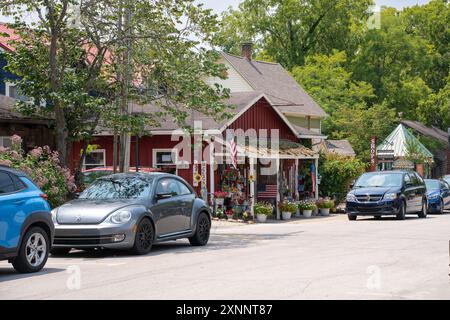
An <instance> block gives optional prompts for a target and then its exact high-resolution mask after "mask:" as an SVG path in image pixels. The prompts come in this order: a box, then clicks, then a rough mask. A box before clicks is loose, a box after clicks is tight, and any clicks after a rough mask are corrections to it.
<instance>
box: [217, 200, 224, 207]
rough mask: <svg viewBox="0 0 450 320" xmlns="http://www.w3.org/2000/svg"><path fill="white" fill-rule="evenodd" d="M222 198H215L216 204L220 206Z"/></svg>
mask: <svg viewBox="0 0 450 320" xmlns="http://www.w3.org/2000/svg"><path fill="white" fill-rule="evenodd" d="M223 200H224V199H223V198H216V204H217V205H218V206H222V205H223Z"/></svg>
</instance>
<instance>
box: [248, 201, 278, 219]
mask: <svg viewBox="0 0 450 320" xmlns="http://www.w3.org/2000/svg"><path fill="white" fill-rule="evenodd" d="M253 211H254V213H255V215H256V214H264V215H266V216H268V217H270V216H271V215H272V211H273V206H272V205H271V204H270V203H267V202H257V203H255V204H254V206H253Z"/></svg>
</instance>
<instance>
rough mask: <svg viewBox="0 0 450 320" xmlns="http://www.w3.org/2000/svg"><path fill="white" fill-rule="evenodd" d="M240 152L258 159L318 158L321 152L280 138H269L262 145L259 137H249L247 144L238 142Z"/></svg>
mask: <svg viewBox="0 0 450 320" xmlns="http://www.w3.org/2000/svg"><path fill="white" fill-rule="evenodd" d="M237 149H238V153H240V154H244V155H245V156H246V157H248V158H256V159H318V158H319V154H318V153H316V152H314V151H313V150H311V149H309V148H307V147H305V146H304V145H302V144H300V143H297V142H294V141H291V140H287V139H279V140H278V143H276V142H274V143H273V142H272V140H271V139H267V143H265V144H264V145H262V144H261V143H259V140H258V139H247V140H246V143H245V144H242V143H241V144H240V143H239V142H238V144H237Z"/></svg>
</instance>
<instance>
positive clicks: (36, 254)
mask: <svg viewBox="0 0 450 320" xmlns="http://www.w3.org/2000/svg"><path fill="white" fill-rule="evenodd" d="M46 198H47V196H46V195H45V194H43V192H42V191H41V190H39V188H38V187H36V185H35V184H34V183H33V182H32V181H31V179H30V178H29V177H28V176H27V175H25V174H24V173H23V172H20V171H17V170H14V169H11V168H8V167H4V166H0V260H8V261H9V262H10V263H12V265H13V266H14V268H15V269H16V270H17V271H18V272H22V273H29V272H37V271H39V270H41V269H42V268H43V267H44V265H45V263H46V262H47V258H48V254H49V251H50V249H51V245H52V242H53V235H54V226H53V222H52V217H51V213H50V205H49V204H48V202H47V201H46Z"/></svg>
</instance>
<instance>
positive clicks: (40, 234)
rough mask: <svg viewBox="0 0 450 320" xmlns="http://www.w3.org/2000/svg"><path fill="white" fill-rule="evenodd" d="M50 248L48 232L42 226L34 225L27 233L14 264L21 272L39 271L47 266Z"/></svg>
mask: <svg viewBox="0 0 450 320" xmlns="http://www.w3.org/2000/svg"><path fill="white" fill-rule="evenodd" d="M49 249H50V241H49V239H48V235H47V232H45V231H44V229H42V228H40V227H32V228H30V230H28V231H27V232H26V233H25V236H24V237H23V239H22V242H21V244H20V249H19V253H18V255H17V257H16V258H15V259H14V261H13V262H12V265H13V267H14V269H16V270H17V271H18V272H20V273H31V272H37V271H39V270H41V269H42V268H43V267H44V266H45V263H46V262H47V258H48V252H49Z"/></svg>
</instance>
